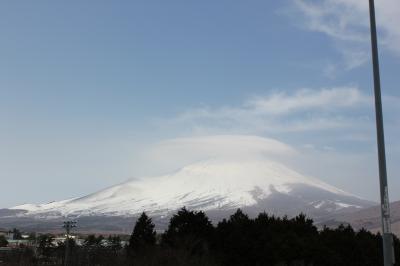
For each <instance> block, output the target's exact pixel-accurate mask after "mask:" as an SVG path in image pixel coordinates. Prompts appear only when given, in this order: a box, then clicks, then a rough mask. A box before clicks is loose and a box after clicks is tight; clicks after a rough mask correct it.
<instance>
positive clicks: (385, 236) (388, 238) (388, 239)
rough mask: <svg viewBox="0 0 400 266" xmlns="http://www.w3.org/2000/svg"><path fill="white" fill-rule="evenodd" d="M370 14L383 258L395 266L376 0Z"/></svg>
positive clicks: (388, 264) (386, 265)
mask: <svg viewBox="0 0 400 266" xmlns="http://www.w3.org/2000/svg"><path fill="white" fill-rule="evenodd" d="M369 15H370V24H371V25H370V27H371V47H372V64H373V72H374V92H375V115H376V132H377V143H378V162H379V182H380V194H381V216H382V240H383V259H384V265H385V266H393V265H394V263H395V258H394V248H393V236H392V232H391V228H390V208H389V192H388V184H387V172H386V156H385V136H384V131H383V115H382V99H381V98H382V97H381V81H380V75H379V59H378V41H377V34H376V22H375V4H374V0H369Z"/></svg>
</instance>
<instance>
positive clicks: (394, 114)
mask: <svg viewBox="0 0 400 266" xmlns="http://www.w3.org/2000/svg"><path fill="white" fill-rule="evenodd" d="M365 2H367V1H365ZM365 4H366V3H361V2H360V1H356V0H350V1H343V0H321V1H306V0H287V1H257V0H254V1H250V2H249V1H246V2H245V1H96V2H93V1H68V2H67V1H64V2H61V1H57V2H55V1H40V2H37V1H35V2H33V1H18V2H16V1H4V2H2V3H1V4H0V25H1V35H0V53H1V58H2V60H0V147H2V148H1V149H0V182H2V184H3V185H6V187H7V188H6V189H5V190H3V192H2V193H1V195H0V207H9V206H12V205H16V204H21V203H25V202H46V201H50V200H59V199H64V198H69V197H75V196H79V195H84V194H87V193H90V192H93V191H95V190H97V189H101V188H103V187H106V186H109V185H112V184H115V183H118V182H122V181H124V180H126V179H128V178H131V177H135V176H141V175H154V174H159V173H163V172H166V171H170V170H172V169H175V168H177V167H180V166H183V165H182V164H183V163H188V162H187V161H182V160H180V159H179V158H182V154H179V152H181V150H180V151H177V149H172V150H168V151H163V152H166V153H167V154H168V157H170V158H176V160H173V161H174V162H173V163H165V162H163V159H162V158H161V157H160V156H154V154H163V152H161V151H160V149H161V150H162V149H163V148H162V147H164V146H163V143H165V142H168V143H171V142H170V140H171V139H174V140H177V139H178V140H179V139H181V138H185V139H186V140H187V139H194V140H196V139H198V138H202V137H206V136H207V137H208V138H209V137H212V136H219V135H230V136H235V135H236V136H241V135H251V136H260V137H265V138H273V139H276V140H278V141H281V142H284V143H286V144H288V145H290V146H292V147H294V148H295V149H296V150H298V151H299V154H301V156H299V158H290V159H287V160H286V163H288V164H290V165H291V166H292V167H293V168H295V169H296V170H298V171H300V172H302V173H304V174H308V175H313V176H316V177H318V178H320V179H322V180H324V181H326V182H328V183H330V184H332V185H336V186H338V187H340V188H342V189H344V190H347V191H349V192H352V193H355V194H357V195H359V196H362V197H365V198H368V199H372V200H377V199H378V197H379V195H378V189H377V184H378V179H377V168H376V162H375V159H376V148H375V146H376V145H375V139H374V137H375V135H374V134H375V132H374V127H373V126H374V114H373V109H372V108H373V106H372V101H371V96H372V94H371V93H372V87H371V84H372V83H371V81H372V77H371V65H370V58H369V39H368V37H369V36H368V24H367V22H368V21H367V20H366V19H368V17H367V16H366V15H367V13H366V9H365V8H366V5H365ZM399 12H400V4H399V3H398V2H397V1H395V0H390V1H379V0H378V1H377V19H378V25H379V34H380V41H381V43H380V52H381V53H380V56H381V57H380V60H381V71H382V75H381V78H382V88H383V94H384V104H385V107H384V111H385V113H384V115H385V122H386V124H385V126H386V128H385V129H386V134H387V151H388V167H389V185H391V189H390V192H391V195H390V196H391V199H393V200H399V199H400V198H399V196H398V195H400V181H399V178H400V176H399V174H398V173H399V170H400V167H399V166H397V163H396V162H397V161H398V160H399V159H400V142H399V141H398V140H397V136H398V135H399V134H400V127H399V118H398V116H399V111H400V108H399V105H400V100H399V99H400V92H399V90H398V85H397V84H399V83H400V77H399V75H398V73H399V72H398V71H399V69H400V68H399V67H400V49H399V47H400V30H399V29H398V27H397V26H396V25H398V24H397V22H398V23H400V20H399V19H398V17H400V15H399ZM217 139H218V138H217ZM173 143H176V142H173ZM178 143H179V141H178ZM178 145H182V144H178ZM232 145H240V144H232ZM160 147H161V148H160ZM178 150H179V149H178ZM157 151H158V152H157ZM190 152H191V153H193V158H197V157H201V156H206V154H204V151H196V150H191V151H190ZM211 154H212V152H211ZM186 155H187V154H186V153H185V156H184V157H186ZM189 157H190V158H192V157H191V156H189ZM360 184H363V185H362V186H360ZM2 187H3V186H2ZM16 191H18V192H19V193H18V196H17V195H16V193H15V192H16Z"/></svg>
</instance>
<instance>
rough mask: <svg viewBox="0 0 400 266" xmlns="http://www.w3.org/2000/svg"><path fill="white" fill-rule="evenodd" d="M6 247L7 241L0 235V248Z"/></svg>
mask: <svg viewBox="0 0 400 266" xmlns="http://www.w3.org/2000/svg"><path fill="white" fill-rule="evenodd" d="M7 245H8V241H7V239H6V238H5V237H4V236H3V235H0V247H6V246H7Z"/></svg>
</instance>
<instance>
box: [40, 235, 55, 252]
mask: <svg viewBox="0 0 400 266" xmlns="http://www.w3.org/2000/svg"><path fill="white" fill-rule="evenodd" d="M53 241H54V237H53V236H52V235H50V234H44V235H40V236H39V237H38V252H39V254H40V255H42V256H44V257H49V256H50V255H51V253H52V251H53V248H54V244H53Z"/></svg>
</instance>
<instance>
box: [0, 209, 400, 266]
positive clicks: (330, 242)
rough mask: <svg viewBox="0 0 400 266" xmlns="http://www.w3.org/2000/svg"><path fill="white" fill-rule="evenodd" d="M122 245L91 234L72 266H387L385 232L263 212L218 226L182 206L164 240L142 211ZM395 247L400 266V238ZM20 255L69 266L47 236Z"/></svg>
mask: <svg viewBox="0 0 400 266" xmlns="http://www.w3.org/2000/svg"><path fill="white" fill-rule="evenodd" d="M120 240H121V239H120V237H119V236H109V237H108V238H104V237H103V236H95V235H89V236H87V238H86V239H85V241H84V243H83V245H82V246H78V245H76V243H75V242H74V240H73V239H70V240H69V260H68V265H74V266H75V265H76V266H80V265H85V266H95V265H96V266H103V265H104V266H108V265H110V266H111V265H113V266H118V265H132V266H141V265H148V266H153V265H165V266H169V265H171V266H172V265H173V266H180V265H182V266H189V265H190V266H191V265H193V266H196V265H199V266H200V265H204V266H208V265H215V266H217V265H219V266H247V265H248V266H253V265H254V266H261V265H271V266H320V265H321V266H331V265H332V266H341V265H343V266H348V265H352V266H357V265H360V266H361V265H362V266H377V265H378V266H379V265H383V259H382V240H381V235H380V234H379V233H378V234H373V233H371V232H369V231H366V230H364V229H362V230H359V231H355V230H354V229H353V228H352V227H351V226H350V225H340V226H339V227H337V228H334V229H332V228H328V227H324V228H323V229H321V230H318V229H317V227H316V226H315V225H314V223H313V220H312V219H309V218H307V217H306V216H305V215H303V214H300V215H298V216H296V217H294V218H290V219H289V218H288V217H275V216H271V215H268V214H267V213H260V214H259V215H258V216H257V217H255V218H250V217H249V216H248V215H246V214H245V213H243V212H242V211H241V210H240V209H238V210H237V211H236V212H235V213H234V214H232V215H231V216H230V217H229V218H228V219H223V220H222V221H220V222H219V223H218V224H216V225H213V224H212V223H211V221H210V219H209V218H208V217H207V216H206V214H205V213H204V212H202V211H191V210H188V209H186V208H182V209H180V210H179V211H178V212H177V213H176V214H175V215H173V216H172V217H171V219H170V221H169V225H168V228H167V230H166V231H165V232H164V233H162V234H157V233H156V231H155V226H154V223H153V222H152V220H151V218H150V217H148V216H147V215H146V213H142V215H141V216H140V217H139V218H138V219H137V221H136V224H135V226H134V229H133V232H132V234H131V236H130V238H129V243H128V244H127V245H125V246H122V245H121V241H120ZM394 246H395V254H396V255H397V258H396V265H400V261H399V260H400V257H399V255H400V240H399V239H398V238H397V237H394ZM18 252H19V254H14V256H13V255H12V254H10V255H9V257H8V261H7V263H9V264H5V265H10V266H13V265H64V254H65V243H59V244H58V245H54V244H53V242H52V236H51V235H41V236H39V237H38V247H37V250H36V253H34V252H33V251H31V250H29V249H25V250H24V249H22V250H20V251H18ZM6 259H7V258H6ZM0 265H1V263H0Z"/></svg>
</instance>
